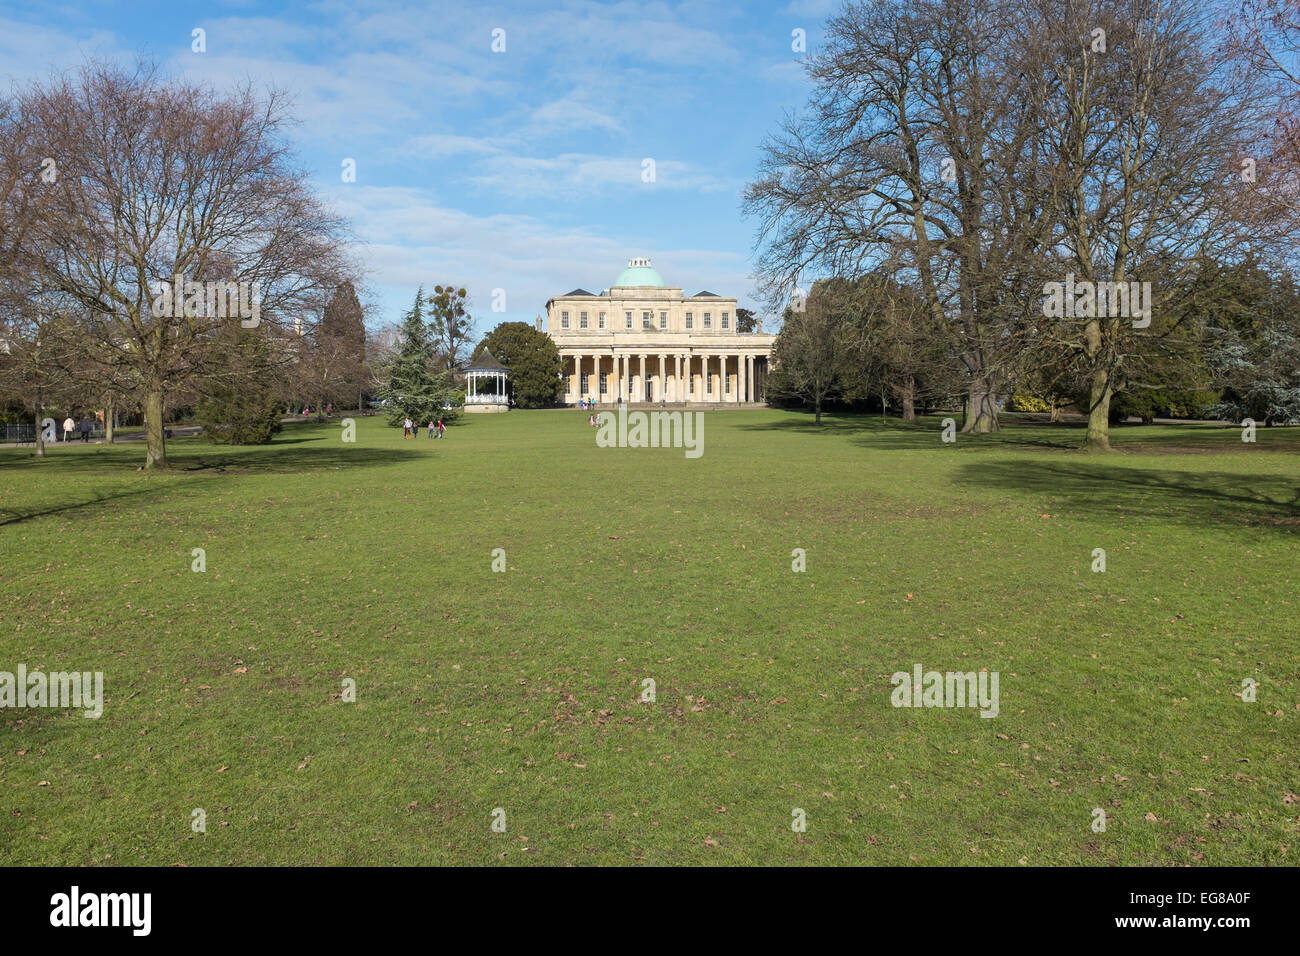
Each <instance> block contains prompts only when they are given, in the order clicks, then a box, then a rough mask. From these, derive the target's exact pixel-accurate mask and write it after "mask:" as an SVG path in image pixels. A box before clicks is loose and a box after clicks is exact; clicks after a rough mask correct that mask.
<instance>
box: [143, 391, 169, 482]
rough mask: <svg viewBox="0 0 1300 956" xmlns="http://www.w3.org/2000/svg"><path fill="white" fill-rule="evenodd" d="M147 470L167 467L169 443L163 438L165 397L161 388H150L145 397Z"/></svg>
mask: <svg viewBox="0 0 1300 956" xmlns="http://www.w3.org/2000/svg"><path fill="white" fill-rule="evenodd" d="M144 439H145V446H146V450H145V460H144V466H145V468H150V469H154V468H157V469H162V468H166V467H167V442H166V439H165V438H164V437H163V395H162V389H161V388H156V387H154V388H150V389H149V391H148V392H146V393H145V397H144Z"/></svg>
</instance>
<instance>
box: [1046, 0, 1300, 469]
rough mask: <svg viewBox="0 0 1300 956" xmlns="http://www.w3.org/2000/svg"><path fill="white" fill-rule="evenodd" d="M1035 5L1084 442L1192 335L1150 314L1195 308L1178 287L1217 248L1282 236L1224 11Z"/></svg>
mask: <svg viewBox="0 0 1300 956" xmlns="http://www.w3.org/2000/svg"><path fill="white" fill-rule="evenodd" d="M1036 20H1037V22H1038V23H1039V24H1040V30H1041V41H1040V43H1039V44H1038V49H1041V50H1042V51H1043V52H1044V56H1043V57H1042V59H1041V60H1040V61H1039V62H1038V63H1037V64H1035V65H1034V67H1035V71H1034V74H1033V82H1034V83H1036V84H1037V85H1038V86H1039V87H1040V88H1042V89H1044V90H1045V91H1046V95H1045V97H1044V101H1043V104H1042V107H1043V112H1042V117H1043V131H1044V137H1045V142H1046V148H1047V155H1048V156H1049V157H1050V159H1049V166H1050V169H1051V171H1052V176H1053V184H1052V194H1053V197H1054V203H1053V207H1052V209H1051V210H1050V214H1049V215H1048V216H1047V217H1046V218H1047V219H1048V221H1050V222H1051V223H1052V225H1053V243H1052V253H1053V262H1054V264H1055V274H1054V275H1052V274H1048V275H1045V276H1044V278H1045V279H1047V280H1048V282H1053V283H1055V285H1054V286H1053V287H1052V291H1051V293H1050V296H1051V297H1053V298H1055V299H1056V301H1057V305H1056V306H1052V307H1050V308H1046V309H1045V311H1050V312H1051V313H1052V314H1051V315H1050V316H1049V321H1048V323H1046V324H1045V325H1044V326H1043V327H1042V328H1043V331H1044V335H1045V337H1046V339H1047V340H1049V341H1055V342H1056V343H1058V344H1063V345H1064V346H1066V347H1067V348H1068V349H1070V350H1073V351H1074V352H1076V353H1077V355H1078V356H1079V358H1080V362H1081V364H1082V371H1083V374H1084V375H1085V376H1086V378H1087V380H1088V384H1089V393H1090V395H1089V402H1088V428H1087V434H1086V437H1085V447H1086V448H1089V449H1094V450H1105V449H1108V448H1109V447H1110V440H1109V412H1110V402H1111V398H1112V397H1113V396H1114V394H1115V393H1116V391H1117V390H1118V389H1120V388H1122V387H1123V386H1124V385H1125V384H1126V382H1127V381H1129V380H1130V379H1132V378H1133V377H1134V375H1135V374H1138V375H1140V371H1139V369H1140V368H1141V366H1142V364H1143V363H1144V362H1147V363H1151V362H1156V363H1159V362H1163V361H1170V360H1172V359H1173V357H1174V356H1175V353H1176V352H1177V351H1178V350H1179V349H1180V348H1182V347H1183V346H1184V344H1185V342H1186V339H1185V337H1184V336H1182V334H1181V333H1182V331H1183V326H1182V323H1180V322H1177V321H1175V322H1169V321H1167V320H1166V319H1165V318H1161V319H1160V320H1159V321H1156V322H1153V321H1152V314H1153V313H1154V312H1158V311H1161V310H1165V311H1166V312H1169V313H1170V314H1181V315H1188V314H1189V313H1187V312H1186V311H1183V312H1181V313H1179V312H1178V310H1169V308H1168V306H1169V305H1170V297H1171V296H1173V295H1176V294H1180V292H1181V291H1182V290H1185V289H1186V288H1188V287H1189V286H1190V285H1191V280H1192V277H1193V276H1194V274H1195V272H1196V271H1197V270H1198V269H1199V268H1200V266H1201V264H1202V263H1203V262H1204V261H1206V260H1214V261H1232V260H1234V259H1236V258H1237V257H1240V256H1242V255H1246V254H1250V253H1252V252H1254V253H1256V254H1258V253H1260V252H1262V251H1264V250H1265V249H1266V248H1267V247H1269V246H1276V245H1278V244H1279V242H1281V241H1285V240H1284V235H1285V233H1286V229H1284V228H1279V224H1278V223H1277V222H1275V221H1271V219H1272V217H1271V216H1270V215H1269V213H1268V209H1269V207H1271V206H1272V205H1273V203H1272V200H1271V199H1270V198H1269V195H1268V190H1266V189H1261V188H1258V184H1252V183H1250V182H1247V181H1246V178H1245V177H1243V176H1242V175H1241V173H1242V169H1241V167H1240V166H1239V164H1238V162H1237V160H1238V159H1239V157H1240V156H1241V155H1242V152H1243V150H1244V149H1245V148H1246V147H1247V146H1248V144H1250V143H1251V142H1252V140H1254V139H1255V138H1256V137H1257V136H1259V135H1260V134H1261V131H1262V130H1264V129H1265V128H1266V126H1267V115H1266V113H1267V110H1266V105H1265V102H1264V100H1263V99H1262V98H1260V97H1258V96H1257V95H1256V89H1255V87H1254V85H1252V84H1250V83H1249V82H1247V81H1245V80H1244V79H1242V78H1240V77H1239V78H1237V80H1236V81H1235V82H1230V81H1229V78H1230V75H1231V71H1230V64H1228V63H1226V62H1225V61H1223V60H1221V59H1220V58H1219V56H1218V55H1217V53H1216V51H1215V50H1214V49H1213V48H1212V46H1211V44H1210V42H1209V40H1208V38H1209V37H1211V36H1213V32H1212V29H1211V28H1212V21H1211V20H1210V19H1209V17H1208V16H1207V15H1206V14H1205V13H1203V12H1201V11H1199V10H1197V9H1196V8H1194V7H1191V6H1189V5H1186V4H1180V3H1171V2H1168V0H1120V2H1099V0H1042V2H1041V3H1040V6H1039V10H1038V16H1037V18H1036ZM1050 271H1051V270H1050V269H1049V273H1050ZM1048 292H1049V290H1048V287H1047V286H1046V285H1045V286H1044V293H1045V294H1046V293H1048ZM1061 313H1064V314H1061Z"/></svg>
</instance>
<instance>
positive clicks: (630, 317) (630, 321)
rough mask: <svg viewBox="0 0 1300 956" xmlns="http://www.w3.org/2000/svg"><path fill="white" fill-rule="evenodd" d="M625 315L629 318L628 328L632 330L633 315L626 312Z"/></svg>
mask: <svg viewBox="0 0 1300 956" xmlns="http://www.w3.org/2000/svg"><path fill="white" fill-rule="evenodd" d="M623 315H624V316H625V317H626V318H627V327H628V328H629V329H630V328H632V313H631V312H624V313H623Z"/></svg>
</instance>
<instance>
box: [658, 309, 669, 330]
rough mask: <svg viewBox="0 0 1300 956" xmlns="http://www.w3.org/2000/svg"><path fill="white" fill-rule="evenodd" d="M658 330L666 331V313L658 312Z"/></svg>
mask: <svg viewBox="0 0 1300 956" xmlns="http://www.w3.org/2000/svg"><path fill="white" fill-rule="evenodd" d="M659 328H661V329H666V328H668V313H667V312H660V313H659Z"/></svg>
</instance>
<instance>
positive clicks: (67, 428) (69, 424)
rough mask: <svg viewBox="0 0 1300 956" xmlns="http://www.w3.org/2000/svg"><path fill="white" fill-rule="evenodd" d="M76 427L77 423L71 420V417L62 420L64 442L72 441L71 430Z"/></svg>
mask: <svg viewBox="0 0 1300 956" xmlns="http://www.w3.org/2000/svg"><path fill="white" fill-rule="evenodd" d="M76 427H77V423H76V422H74V421H73V420H72V416H71V415H69V416H68V417H67V418H65V419H64V420H63V440H64V441H65V442H67V441H72V430H73V429H74V428H76Z"/></svg>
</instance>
